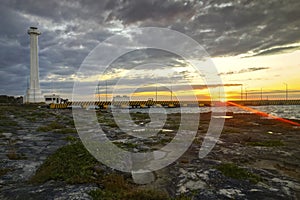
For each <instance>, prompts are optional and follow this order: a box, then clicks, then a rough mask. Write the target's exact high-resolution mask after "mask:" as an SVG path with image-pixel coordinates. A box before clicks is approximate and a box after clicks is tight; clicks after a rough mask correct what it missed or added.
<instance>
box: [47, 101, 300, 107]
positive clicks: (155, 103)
mask: <svg viewBox="0 0 300 200" xmlns="http://www.w3.org/2000/svg"><path fill="white" fill-rule="evenodd" d="M230 102H233V103H236V104H240V105H244V106H265V105H300V99H293V100H247V101H246V100H236V101H230ZM90 106H97V107H99V108H100V109H106V108H110V107H116V108H150V107H158V108H159V107H165V108H175V107H196V106H199V107H204V106H230V105H229V104H228V103H227V102H220V101H196V102H195V101H180V102H179V101H152V100H148V101H117V102H116V101H78V102H66V103H61V104H54V103H52V104H50V105H49V108H51V109H66V108H72V107H78V108H79V107H81V108H88V107H90Z"/></svg>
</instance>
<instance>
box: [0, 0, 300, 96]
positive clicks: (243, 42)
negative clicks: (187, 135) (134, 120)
mask: <svg viewBox="0 0 300 200" xmlns="http://www.w3.org/2000/svg"><path fill="white" fill-rule="evenodd" d="M299 10H300V1H299V0H284V1H283V0H270V1H261V0H252V1H250V0H233V1H226V0H225V1H215V0H205V1H198V0H197V1H196V0H195V1H193V0H185V1H179V0H166V1H161V0H135V1H134V0H116V1H110V0H107V1H105V0H101V1H99V0H85V1H83V0H72V1H71V0H51V1H49V0H47V1H45V0H40V1H36V0H1V2H0V26H1V30H0V74H1V79H0V94H6V95H14V96H20V95H24V94H25V91H26V88H27V85H28V79H29V74H30V71H29V69H30V64H29V63H30V57H29V52H30V48H29V44H30V40H29V35H28V34H27V30H28V28H29V27H31V26H36V27H38V28H39V30H40V31H41V32H42V35H40V36H39V65H40V84H41V89H42V92H43V93H44V94H51V93H57V94H60V95H61V96H62V97H64V98H69V99H70V98H71V97H72V91H73V85H74V81H83V82H89V81H90V82H92V81H93V80H94V79H97V80H100V81H99V93H100V98H104V95H105V93H106V91H108V93H109V94H108V96H109V98H110V97H111V96H112V95H111V93H112V91H114V95H116V94H119V95H128V91H131V90H128V88H131V89H132V88H135V89H136V91H135V92H134V93H131V94H129V95H131V96H133V97H136V98H141V99H142V98H149V97H151V98H155V95H156V93H155V92H156V91H157V94H158V96H159V98H160V99H166V98H171V97H170V95H174V96H176V95H178V96H180V95H182V96H185V95H186V96H188V95H187V94H186V93H189V92H188V89H189V87H188V86H191V88H193V94H195V95H196V96H197V98H200V99H201V98H202V99H206V98H207V97H208V96H209V94H208V89H207V88H212V90H213V91H214V92H213V93H214V94H213V95H216V96H218V90H220V89H219V87H220V86H219V83H215V84H213V83H210V84H208V85H207V82H206V81H205V80H204V79H205V78H204V77H205V76H204V75H203V74H199V73H198V72H195V71H193V67H191V66H190V63H188V62H187V61H186V60H185V59H184V58H182V57H180V56H178V55H174V54H173V53H172V52H171V53H170V52H166V51H162V50H155V49H144V50H136V51H133V52H131V53H128V54H126V55H122V56H120V57H119V58H117V59H116V60H115V61H114V62H113V63H111V65H110V67H109V69H108V70H106V71H105V74H98V71H94V74H93V75H91V77H80V76H79V75H78V73H77V72H78V69H79V68H80V66H81V65H82V63H83V62H84V60H85V59H86V57H87V56H88V55H90V52H92V51H93V49H94V48H96V47H97V46H98V45H99V44H101V43H103V42H104V41H106V40H107V39H108V38H110V37H113V36H115V35H119V36H124V37H126V36H128V30H132V29H136V28H141V27H159V28H168V29H171V30H174V31H178V32H180V33H183V34H185V35H187V36H188V37H190V38H192V39H193V40H195V41H197V42H198V43H199V44H200V45H201V46H202V47H203V49H204V50H205V51H206V52H207V55H208V56H209V58H210V59H211V61H212V62H213V65H214V66H215V68H216V69H217V73H218V75H219V77H220V78H221V80H222V84H223V86H224V90H225V94H224V96H223V95H222V97H220V96H219V98H222V99H223V98H225V97H226V98H227V99H238V98H240V97H241V94H240V92H241V90H242V91H243V94H242V95H243V98H245V97H246V93H247V97H248V98H261V93H263V95H262V98H263V99H266V98H268V99H272V98H285V94H286V93H285V90H286V86H288V93H289V97H290V98H299V97H300V86H299V85H300V81H299V80H300V79H299V77H300V76H299V75H300V70H299V69H300V59H299V58H300V34H299V33H300V30H299V29H300V12H299ZM176 45H177V46H176V47H178V48H181V47H180V45H184V44H181V43H179V44H176ZM182 48H184V47H182ZM193 59H198V60H201V58H195V57H194V58H193ZM208 67H209V66H208ZM120 80H122V81H123V82H122V84H121V83H119V84H120V85H118V87H114V85H115V84H116V83H118V81H120ZM106 85H107V87H106ZM137 86H139V87H137ZM170 87H172V89H174V92H173V94H171V92H170V91H169V90H170ZM106 88H107V90H106ZM97 89H98V88H97ZM211 95H212V93H211ZM174 98H175V97H174Z"/></svg>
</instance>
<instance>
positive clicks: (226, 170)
mask: <svg viewBox="0 0 300 200" xmlns="http://www.w3.org/2000/svg"><path fill="white" fill-rule="evenodd" d="M216 169H217V170H219V171H221V172H222V173H223V174H224V175H225V176H227V177H230V178H234V179H238V180H249V181H250V182H252V183H258V182H259V181H261V177H260V176H259V175H256V174H253V173H251V172H249V171H248V170H246V169H243V168H240V167H238V166H237V165H235V164H233V163H225V164H221V165H219V166H217V167H216Z"/></svg>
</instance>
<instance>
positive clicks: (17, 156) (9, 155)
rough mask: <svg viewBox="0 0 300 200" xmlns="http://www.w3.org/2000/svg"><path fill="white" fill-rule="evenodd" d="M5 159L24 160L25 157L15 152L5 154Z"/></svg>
mask: <svg viewBox="0 0 300 200" xmlns="http://www.w3.org/2000/svg"><path fill="white" fill-rule="evenodd" d="M6 156H7V158H8V159H10V160H26V159H27V157H26V156H25V155H24V154H19V153H17V152H15V151H10V152H9V153H7V154H6Z"/></svg>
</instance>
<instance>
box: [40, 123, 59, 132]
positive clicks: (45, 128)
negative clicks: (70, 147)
mask: <svg viewBox="0 0 300 200" xmlns="http://www.w3.org/2000/svg"><path fill="white" fill-rule="evenodd" d="M62 128H65V126H64V125H62V124H60V123H58V122H51V123H50V124H48V125H46V126H40V127H38V128H37V131H40V132H49V131H52V130H55V129H62Z"/></svg>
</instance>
